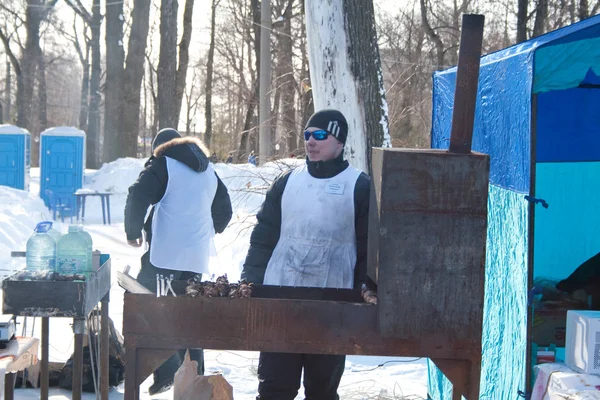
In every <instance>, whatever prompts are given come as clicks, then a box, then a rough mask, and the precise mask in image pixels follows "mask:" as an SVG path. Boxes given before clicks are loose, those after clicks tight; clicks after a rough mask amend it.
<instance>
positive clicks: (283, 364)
mask: <svg viewBox="0 0 600 400" xmlns="http://www.w3.org/2000/svg"><path fill="white" fill-rule="evenodd" d="M345 364H346V356H338V355H333V356H332V355H324V354H289V353H264V352H263V353H260V358H259V361H258V379H259V384H258V396H257V397H256V399H257V400H293V399H294V398H295V397H296V396H297V394H298V390H299V389H300V378H301V375H302V370H303V369H304V397H305V398H306V400H338V399H339V396H338V394H337V389H338V386H339V385H340V380H341V379H342V374H343V373H344V368H345Z"/></svg>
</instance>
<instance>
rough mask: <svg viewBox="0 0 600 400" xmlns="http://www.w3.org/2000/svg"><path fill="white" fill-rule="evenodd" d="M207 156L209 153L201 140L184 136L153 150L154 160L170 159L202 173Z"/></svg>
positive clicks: (206, 165) (206, 164) (205, 166)
mask: <svg viewBox="0 0 600 400" xmlns="http://www.w3.org/2000/svg"><path fill="white" fill-rule="evenodd" d="M207 154H209V151H208V149H207V148H206V146H205V145H204V143H203V142H202V140H200V139H198V138H195V137H191V136H186V137H182V138H177V139H172V140H169V141H168V142H166V143H163V144H161V145H160V146H158V147H157V148H156V150H154V154H153V156H154V157H155V158H159V157H163V156H164V157H170V158H173V159H175V160H177V161H179V162H182V163H184V164H185V165H187V166H188V167H190V168H191V169H193V170H194V171H197V172H204V171H206V168H208V163H209V160H208V157H207V156H206V155H207Z"/></svg>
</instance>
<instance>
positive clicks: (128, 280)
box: [117, 271, 152, 294]
mask: <svg viewBox="0 0 600 400" xmlns="http://www.w3.org/2000/svg"><path fill="white" fill-rule="evenodd" d="M117 282H118V284H119V286H121V287H122V288H123V289H125V290H126V291H127V292H129V293H139V294H151V293H152V292H151V291H150V290H148V289H147V288H146V287H145V286H142V284H141V283H139V282H138V281H137V280H136V279H135V278H133V277H131V276H130V275H129V274H128V273H126V272H121V271H117Z"/></svg>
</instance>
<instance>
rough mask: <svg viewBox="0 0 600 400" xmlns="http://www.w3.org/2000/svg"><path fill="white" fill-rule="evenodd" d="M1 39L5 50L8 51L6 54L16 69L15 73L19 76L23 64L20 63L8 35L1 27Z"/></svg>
mask: <svg viewBox="0 0 600 400" xmlns="http://www.w3.org/2000/svg"><path fill="white" fill-rule="evenodd" d="M0 40H2V43H3V44H4V50H5V51H6V55H7V56H8V58H9V60H10V63H11V64H12V66H13V68H14V69H15V74H17V76H20V75H21V65H20V64H19V60H17V57H15V55H14V53H13V52H12V50H11V48H10V43H9V40H8V37H6V35H5V34H4V32H2V29H0Z"/></svg>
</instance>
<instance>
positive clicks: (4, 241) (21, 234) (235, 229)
mask: <svg viewBox="0 0 600 400" xmlns="http://www.w3.org/2000/svg"><path fill="white" fill-rule="evenodd" d="M298 162H302V161H298V160H293V159H292V160H283V161H281V162H278V163H276V164H275V163H271V164H267V165H266V166H263V167H254V166H253V165H250V164H243V165H231V164H230V165H225V164H217V165H216V170H217V173H218V174H219V176H220V177H221V179H222V180H223V182H224V183H225V184H226V185H227V187H228V189H229V193H230V196H231V198H232V201H233V207H234V215H233V218H232V221H231V223H230V225H229V227H228V228H227V229H226V230H225V232H224V233H223V234H221V235H217V237H216V245H217V249H218V254H219V262H220V269H221V270H220V271H215V273H222V272H227V274H228V276H229V278H230V280H231V281H235V280H237V279H239V276H240V270H241V267H242V264H243V262H244V258H245V256H246V252H247V250H248V245H249V238H250V232H251V229H252V226H253V223H254V222H255V219H254V214H255V213H256V211H257V210H258V209H259V207H260V205H261V203H262V201H263V199H264V193H265V191H266V189H267V187H268V185H269V183H270V182H271V180H272V179H273V178H274V177H275V176H277V175H278V174H279V173H281V172H282V171H283V170H285V169H286V168H289V167H290V166H292V165H294V164H297V163H298ZM143 164H144V160H138V159H132V158H127V159H120V160H117V161H115V162H112V163H110V164H106V165H104V166H103V167H102V168H101V169H100V170H97V171H96V170H86V173H85V181H84V188H88V189H95V190H101V191H110V192H112V193H114V195H113V196H111V217H112V225H102V212H101V206H100V200H99V199H98V198H93V197H91V198H88V200H87V204H86V221H85V229H86V230H87V231H88V232H90V234H91V235H92V239H93V242H94V248H95V249H99V250H101V251H102V252H103V253H108V254H110V256H111V259H112V268H113V275H114V276H113V286H112V288H111V295H110V299H111V302H110V316H111V318H112V319H113V321H114V323H115V327H116V328H117V329H118V330H119V331H120V330H121V326H122V316H123V290H122V289H121V288H120V287H119V286H118V285H117V284H116V275H115V274H116V271H117V270H120V269H122V268H123V267H124V266H125V265H130V266H131V267H132V271H131V274H132V275H133V276H135V274H137V272H138V271H139V258H140V256H141V255H142V252H143V250H141V249H136V248H132V247H129V246H128V245H127V243H126V240H125V233H124V229H123V208H124V205H125V200H126V197H127V188H128V187H129V185H130V184H131V183H133V182H134V181H135V179H136V178H137V176H138V174H139V172H140V171H141V169H142V168H143ZM31 175H32V179H31V181H32V183H31V188H30V191H29V193H27V192H24V191H20V190H14V189H10V188H7V187H3V186H0V266H4V268H3V269H0V274H6V273H8V272H9V271H8V269H11V268H18V267H19V263H17V262H15V261H14V260H12V259H11V257H10V251H12V250H24V249H25V243H26V241H27V238H28V237H29V235H30V234H31V232H32V230H33V228H34V226H35V224H36V223H37V222H39V221H41V220H45V219H51V214H50V213H49V212H48V210H47V209H46V208H45V207H44V204H43V202H42V201H41V200H40V198H39V196H38V193H39V169H32V171H31ZM55 227H56V228H58V229H59V230H60V231H62V232H63V233H66V230H67V228H68V221H66V220H65V224H61V223H57V224H56V225H55ZM32 322H33V321H32V320H31V319H29V322H28V331H27V332H26V334H29V335H31V334H34V335H35V336H37V337H40V332H39V330H40V326H41V322H40V321H39V320H38V321H36V322H35V328H34V329H33V332H32V330H31V326H32V325H33V324H32ZM21 328H22V326H19V327H18V330H19V333H21ZM50 336H51V338H50V361H61V362H63V361H66V360H67V359H68V358H69V356H70V355H71V354H72V351H73V336H72V330H71V327H70V320H69V319H58V318H53V319H51V321H50ZM205 361H206V373H207V374H209V373H213V372H219V373H222V374H223V376H224V377H225V378H226V379H227V380H228V382H229V383H230V384H231V385H232V386H233V388H234V397H235V399H236V400H250V399H254V398H255V396H256V387H257V384H258V378H257V375H256V371H257V367H258V352H242V351H215V350H206V351H205ZM380 365H381V366H380ZM151 383H152V378H149V379H148V380H146V382H144V384H143V385H142V387H141V398H142V399H150V398H153V399H172V397H173V392H172V390H170V391H168V392H166V393H162V394H159V395H156V396H153V397H150V396H149V395H148V387H149V386H150V385H151ZM123 392H124V388H123V385H121V386H120V387H118V388H113V389H112V390H111V393H110V397H109V398H110V399H122V398H123ZM302 394H303V392H302V389H300V394H299V395H298V399H301V398H303V396H302ZM339 394H340V397H341V398H342V399H348V400H350V399H367V398H369V399H421V398H426V394H427V365H426V360H424V359H420V360H415V359H410V358H397V357H394V358H391V357H363V356H349V357H347V359H346V370H345V372H344V376H343V378H342V383H341V385H340V389H339ZM50 395H51V396H50V398H51V399H69V398H71V396H70V392H69V391H65V390H58V389H51V391H50ZM15 397H16V398H17V399H36V398H38V397H39V391H38V390H34V389H18V390H16V391H15ZM93 398H95V395H93V394H89V393H88V394H85V395H84V399H93Z"/></svg>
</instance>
